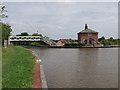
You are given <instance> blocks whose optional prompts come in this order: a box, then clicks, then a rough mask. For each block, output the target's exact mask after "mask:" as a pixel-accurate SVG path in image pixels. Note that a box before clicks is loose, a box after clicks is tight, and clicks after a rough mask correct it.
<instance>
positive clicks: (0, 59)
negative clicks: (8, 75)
mask: <svg viewBox="0 0 120 90" xmlns="http://www.w3.org/2000/svg"><path fill="white" fill-rule="evenodd" d="M1 88H2V47H0V89H1Z"/></svg>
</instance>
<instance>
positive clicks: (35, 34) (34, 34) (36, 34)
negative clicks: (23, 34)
mask: <svg viewBox="0 0 120 90" xmlns="http://www.w3.org/2000/svg"><path fill="white" fill-rule="evenodd" d="M32 36H42V34H38V33H33V34H32Z"/></svg>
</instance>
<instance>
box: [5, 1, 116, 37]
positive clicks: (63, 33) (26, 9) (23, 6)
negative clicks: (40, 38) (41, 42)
mask: <svg viewBox="0 0 120 90" xmlns="http://www.w3.org/2000/svg"><path fill="white" fill-rule="evenodd" d="M3 4H4V5H6V9H7V11H8V12H7V13H6V14H7V15H8V16H9V18H7V19H4V21H5V22H7V23H9V24H10V25H11V26H12V29H13V31H14V34H19V33H21V32H28V33H29V34H32V33H36V32H37V31H38V32H39V33H41V34H43V35H45V36H48V37H50V38H52V39H60V38H72V39H77V33H78V32H80V31H82V30H83V29H84V24H88V26H89V28H90V29H93V30H95V31H98V32H99V37H101V36H105V37H106V38H109V37H114V38H117V37H118V3H117V2H101V3H100V2H6V3H3Z"/></svg>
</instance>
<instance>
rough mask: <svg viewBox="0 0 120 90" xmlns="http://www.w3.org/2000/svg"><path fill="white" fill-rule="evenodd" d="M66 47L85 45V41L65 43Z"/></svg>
mask: <svg viewBox="0 0 120 90" xmlns="http://www.w3.org/2000/svg"><path fill="white" fill-rule="evenodd" d="M65 46H66V47H80V46H85V44H84V43H77V42H73V43H70V44H68V43H67V44H65Z"/></svg>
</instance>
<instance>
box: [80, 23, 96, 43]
mask: <svg viewBox="0 0 120 90" xmlns="http://www.w3.org/2000/svg"><path fill="white" fill-rule="evenodd" d="M78 42H83V43H85V44H87V45H95V44H97V42H98V32H96V31H94V30H91V29H89V28H88V26H87V24H85V29H84V30H82V31H81V32H79V33H78Z"/></svg>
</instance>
